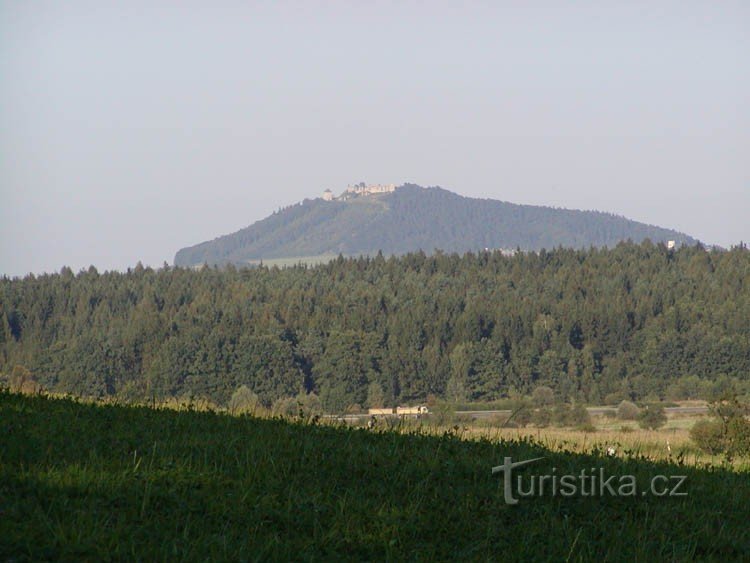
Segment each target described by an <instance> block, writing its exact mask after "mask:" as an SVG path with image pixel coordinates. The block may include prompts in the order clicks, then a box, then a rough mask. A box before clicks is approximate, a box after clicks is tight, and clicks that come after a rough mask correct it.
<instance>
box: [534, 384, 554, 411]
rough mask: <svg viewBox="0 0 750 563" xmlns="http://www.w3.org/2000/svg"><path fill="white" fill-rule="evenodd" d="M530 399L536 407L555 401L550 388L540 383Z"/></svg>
mask: <svg viewBox="0 0 750 563" xmlns="http://www.w3.org/2000/svg"><path fill="white" fill-rule="evenodd" d="M531 400H532V401H533V402H534V405H536V406H537V407H547V406H549V405H553V404H554V403H555V392H554V391H553V390H552V388H550V387H547V386H546V385H542V386H540V387H537V388H536V389H534V392H533V393H532V394H531Z"/></svg>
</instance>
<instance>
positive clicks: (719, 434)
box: [690, 419, 725, 455]
mask: <svg viewBox="0 0 750 563" xmlns="http://www.w3.org/2000/svg"><path fill="white" fill-rule="evenodd" d="M690 438H691V439H692V440H693V442H694V443H695V445H696V446H698V448H700V449H701V451H704V452H706V453H708V454H711V455H716V454H720V453H722V452H723V451H724V447H725V444H724V425H723V424H722V423H721V422H719V421H718V420H707V419H703V420H699V421H698V422H696V423H695V424H694V425H693V427H692V428H691V429H690Z"/></svg>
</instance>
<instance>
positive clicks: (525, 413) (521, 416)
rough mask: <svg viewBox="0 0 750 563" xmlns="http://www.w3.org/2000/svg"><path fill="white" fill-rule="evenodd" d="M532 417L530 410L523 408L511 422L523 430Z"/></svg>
mask: <svg viewBox="0 0 750 563" xmlns="http://www.w3.org/2000/svg"><path fill="white" fill-rule="evenodd" d="M532 415H533V413H532V412H531V409H530V408H528V407H526V406H523V407H521V409H520V410H519V411H518V412H516V416H514V417H513V420H512V422H515V423H516V424H517V425H518V426H520V427H521V428H525V427H526V425H527V424H529V423H530V422H531V419H532Z"/></svg>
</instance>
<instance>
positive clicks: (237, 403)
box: [227, 385, 260, 415]
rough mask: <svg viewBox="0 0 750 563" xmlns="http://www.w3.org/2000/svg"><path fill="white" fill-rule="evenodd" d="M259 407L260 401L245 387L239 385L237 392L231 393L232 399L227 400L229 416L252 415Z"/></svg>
mask: <svg viewBox="0 0 750 563" xmlns="http://www.w3.org/2000/svg"><path fill="white" fill-rule="evenodd" d="M259 407H260V400H259V399H258V395H256V394H255V393H253V392H252V391H250V389H249V388H248V387H247V385H240V386H239V387H238V388H237V390H236V391H235V392H234V393H232V398H231V399H229V404H228V405H227V408H228V409H229V412H230V413H231V414H235V415H237V414H253V413H255V412H256V411H257V410H258V408H259Z"/></svg>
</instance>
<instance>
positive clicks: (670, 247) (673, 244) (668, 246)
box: [667, 240, 676, 250]
mask: <svg viewBox="0 0 750 563" xmlns="http://www.w3.org/2000/svg"><path fill="white" fill-rule="evenodd" d="M675 244H676V243H675V241H673V240H668V241H667V250H672V249H673V248H674V246H675Z"/></svg>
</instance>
